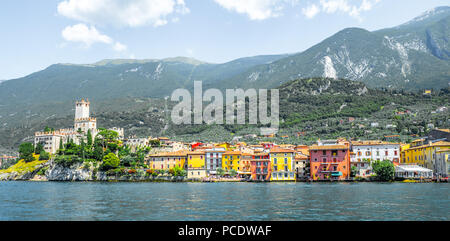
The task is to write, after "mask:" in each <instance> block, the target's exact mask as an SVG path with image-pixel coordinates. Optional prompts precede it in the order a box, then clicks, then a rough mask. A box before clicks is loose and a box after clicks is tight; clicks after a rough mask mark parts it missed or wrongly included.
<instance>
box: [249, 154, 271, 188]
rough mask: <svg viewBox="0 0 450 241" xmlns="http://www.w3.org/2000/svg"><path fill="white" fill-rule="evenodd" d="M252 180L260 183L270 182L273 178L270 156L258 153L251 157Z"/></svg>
mask: <svg viewBox="0 0 450 241" xmlns="http://www.w3.org/2000/svg"><path fill="white" fill-rule="evenodd" d="M250 158H251V159H250V173H251V180H252V181H258V182H265V181H270V178H271V176H272V169H271V162H270V155H269V154H268V153H266V152H258V153H255V154H253V155H250Z"/></svg>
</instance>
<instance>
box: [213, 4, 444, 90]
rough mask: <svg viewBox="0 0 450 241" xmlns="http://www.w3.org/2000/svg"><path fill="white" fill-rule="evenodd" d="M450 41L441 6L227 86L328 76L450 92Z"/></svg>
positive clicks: (348, 34) (342, 38)
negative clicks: (398, 23) (404, 22)
mask: <svg viewBox="0 0 450 241" xmlns="http://www.w3.org/2000/svg"><path fill="white" fill-rule="evenodd" d="M449 39H450V7H439V8H436V9H433V10H431V11H428V12H426V13H425V14H423V15H421V16H419V17H417V18H415V19H414V20H412V21H410V22H408V23H406V24H403V25H400V26H398V27H395V28H389V29H383V30H378V31H374V32H369V31H367V30H364V29H360V28H348V29H344V30H342V31H340V32H338V33H336V34H335V35H333V36H331V37H329V38H327V39H326V40H324V41H322V42H321V43H319V44H317V45H315V46H313V47H311V48H310V49H308V50H306V51H304V52H302V53H298V54H295V55H291V56H289V57H286V58H283V59H280V60H278V61H275V62H273V63H270V64H265V65H260V66H255V67H253V68H251V69H249V70H248V71H246V72H244V73H241V74H239V75H237V76H233V77H232V78H230V79H227V80H225V81H223V82H222V83H224V84H227V85H229V86H231V87H234V86H244V87H251V86H263V87H276V86H278V85H280V84H282V83H284V82H286V81H289V80H293V79H298V78H307V77H320V76H323V77H330V78H346V79H351V80H356V81H361V82H364V83H365V84H367V85H368V86H369V87H374V88H379V87H390V88H402V89H409V90H417V89H423V88H435V89H439V88H445V87H447V86H449V84H450V58H449V57H450V45H449Z"/></svg>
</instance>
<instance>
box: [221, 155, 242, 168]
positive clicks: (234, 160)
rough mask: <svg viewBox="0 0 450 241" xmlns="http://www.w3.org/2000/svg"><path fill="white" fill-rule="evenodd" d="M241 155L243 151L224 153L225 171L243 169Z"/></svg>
mask: <svg viewBox="0 0 450 241" xmlns="http://www.w3.org/2000/svg"><path fill="white" fill-rule="evenodd" d="M241 157H242V153H241V152H240V151H227V152H225V153H223V156H222V169H224V170H225V172H229V171H231V170H235V171H236V172H238V171H240V170H241V166H240V165H241Z"/></svg>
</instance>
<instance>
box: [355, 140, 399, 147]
mask: <svg viewBox="0 0 450 241" xmlns="http://www.w3.org/2000/svg"><path fill="white" fill-rule="evenodd" d="M352 145H354V146H373V145H400V143H393V142H387V141H377V140H374V141H352Z"/></svg>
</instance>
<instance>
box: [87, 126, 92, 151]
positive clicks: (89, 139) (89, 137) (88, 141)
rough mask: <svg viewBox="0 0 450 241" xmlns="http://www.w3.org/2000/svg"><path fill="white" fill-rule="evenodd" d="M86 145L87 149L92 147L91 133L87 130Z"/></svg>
mask: <svg viewBox="0 0 450 241" xmlns="http://www.w3.org/2000/svg"><path fill="white" fill-rule="evenodd" d="M87 145H88V146H89V147H91V146H92V133H91V129H89V130H88V132H87Z"/></svg>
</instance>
